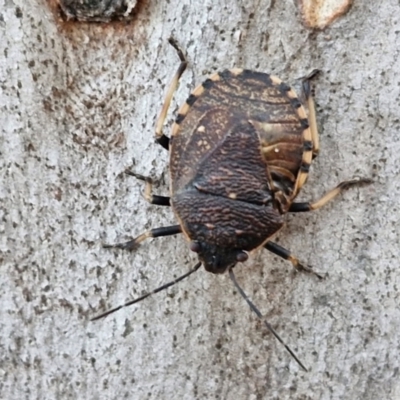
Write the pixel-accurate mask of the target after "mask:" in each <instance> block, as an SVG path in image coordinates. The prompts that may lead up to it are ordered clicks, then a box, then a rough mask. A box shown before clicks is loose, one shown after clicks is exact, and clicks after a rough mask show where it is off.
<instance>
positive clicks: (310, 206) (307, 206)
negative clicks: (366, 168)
mask: <svg viewBox="0 0 400 400" xmlns="http://www.w3.org/2000/svg"><path fill="white" fill-rule="evenodd" d="M370 183H372V180H371V179H368V178H360V179H351V180H349V181H344V182H342V183H339V185H337V186H336V187H335V188H334V189H332V190H330V191H329V192H328V193H326V194H325V195H324V196H323V197H322V198H321V199H319V200H318V201H316V202H314V203H310V202H305V203H292V204H291V205H290V207H289V212H307V211H313V210H317V209H318V208H321V207H322V206H324V205H325V204H326V203H328V202H329V201H331V200H332V199H334V198H335V197H336V196H337V195H339V194H340V193H342V192H343V191H344V190H346V189H349V188H351V187H353V186H358V185H368V184H370Z"/></svg>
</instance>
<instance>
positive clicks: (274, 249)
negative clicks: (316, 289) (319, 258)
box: [264, 241, 324, 279]
mask: <svg viewBox="0 0 400 400" xmlns="http://www.w3.org/2000/svg"><path fill="white" fill-rule="evenodd" d="M264 248H266V249H267V250H268V251H270V252H271V253H274V254H275V255H277V256H279V257H281V258H283V259H284V260H288V261H290V262H291V263H292V265H293V267H294V268H296V269H297V270H298V271H306V272H310V273H312V274H314V275H316V276H317V277H318V278H319V279H323V278H324V277H323V276H322V275H320V274H319V273H318V272H315V271H314V270H313V269H312V267H310V266H309V265H304V264H302V263H301V262H300V261H299V259H298V258H297V257H295V256H294V255H293V254H292V253H291V252H290V251H289V250H287V249H285V248H284V247H282V246H279V244H276V243H274V242H269V241H268V242H267V243H265V244H264Z"/></svg>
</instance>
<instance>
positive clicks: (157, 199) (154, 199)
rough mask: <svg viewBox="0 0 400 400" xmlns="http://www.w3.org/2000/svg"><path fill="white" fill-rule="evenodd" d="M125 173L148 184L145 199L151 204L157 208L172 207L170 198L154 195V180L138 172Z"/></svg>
mask: <svg viewBox="0 0 400 400" xmlns="http://www.w3.org/2000/svg"><path fill="white" fill-rule="evenodd" d="M125 173H126V174H127V175H131V176H134V177H135V178H136V179H140V180H141V181H144V182H145V183H146V185H145V187H144V192H143V197H144V198H145V200H147V201H148V202H149V203H150V204H155V205H157V206H170V205H171V203H170V198H169V197H167V196H158V195H156V194H152V193H151V192H152V188H153V180H152V179H151V178H149V177H146V176H143V175H140V174H137V173H136V172H133V171H129V170H126V171H125Z"/></svg>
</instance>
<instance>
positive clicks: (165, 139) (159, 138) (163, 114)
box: [156, 38, 188, 150]
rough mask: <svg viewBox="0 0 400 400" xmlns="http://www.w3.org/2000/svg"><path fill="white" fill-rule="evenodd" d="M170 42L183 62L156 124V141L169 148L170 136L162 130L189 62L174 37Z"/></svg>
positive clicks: (170, 86)
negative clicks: (173, 97)
mask: <svg viewBox="0 0 400 400" xmlns="http://www.w3.org/2000/svg"><path fill="white" fill-rule="evenodd" d="M168 41H169V43H170V44H171V45H172V46H173V47H174V49H175V50H176V51H177V53H178V56H179V59H180V61H181V63H180V64H179V67H178V70H177V71H176V73H175V75H174V77H173V78H172V81H171V83H170V85H169V88H168V91H167V95H166V96H165V99H164V104H163V106H162V109H161V112H160V115H159V117H158V119H157V124H156V141H157V143H159V144H160V145H161V146H162V147H164V149H166V150H168V148H169V138H168V137H167V136H165V135H164V134H163V132H162V128H163V125H164V121H165V117H166V116H167V112H168V109H169V106H170V104H171V100H172V96H173V94H174V93H175V91H176V89H177V87H178V83H179V79H180V77H181V76H182V74H183V72H184V71H185V69H186V67H187V65H188V62H187V60H186V58H185V56H184V54H183V52H182V50H181V49H180V48H179V46H178V44H177V43H176V41H175V40H174V39H173V38H169V39H168Z"/></svg>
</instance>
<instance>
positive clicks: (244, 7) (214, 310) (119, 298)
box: [0, 0, 400, 400]
mask: <svg viewBox="0 0 400 400" xmlns="http://www.w3.org/2000/svg"><path fill="white" fill-rule="evenodd" d="M135 13H136V14H135V17H134V18H133V19H132V20H131V21H130V22H129V23H123V22H117V23H112V24H105V25H102V24H85V23H83V24H78V25H74V23H73V22H68V23H67V24H64V23H63V22H61V21H60V20H58V19H57V18H56V17H55V15H54V14H53V12H52V10H51V8H50V7H49V3H47V2H45V1H43V0H42V1H40V0H33V1H29V2H28V1H24V0H0V48H1V49H0V57H1V63H0V81H1V86H0V128H1V137H0V140H1V141H0V143H1V144H0V151H1V157H0V166H1V180H0V185H1V186H0V215H1V218H0V231H1V237H0V296H1V307H0V346H1V351H0V376H1V379H0V398H2V399H22V398H25V399H121V398H129V399H212V398H216V399H302V400H305V399H363V400H367V399H368V400H369V399H371V400H372V399H393V400H396V399H399V398H400V379H399V366H400V362H399V346H400V333H399V332H400V310H399V294H398V285H399V284H400V275H399V272H398V270H399V268H398V263H399V261H398V260H399V240H400V237H399V227H398V222H399V214H400V212H399V201H398V198H399V196H400V180H399V174H400V167H399V165H400V164H399V161H398V159H399V153H400V141H399V133H398V132H399V131H400V119H399V116H400V101H399V100H400V74H399V68H400V64H399V51H400V40H399V32H400V28H399V27H400V5H399V2H398V1H397V0H380V1H379V0H378V1H375V2H367V1H356V2H355V3H354V5H353V6H352V8H351V9H350V10H349V11H348V13H347V14H346V15H344V16H342V18H340V19H338V20H337V21H335V22H334V23H333V24H332V25H331V26H329V27H328V28H326V29H325V30H324V31H311V30H309V29H306V28H305V27H304V26H303V25H302V23H301V19H300V13H299V10H298V8H297V4H296V3H294V2H291V1H289V2H288V1H285V2H284V1H279V2H278V1H266V0H265V1H264V0H261V1H256V0H248V1H246V2H232V1H226V0H214V1H212V2H211V1H203V2H192V1H188V0H181V1H179V2H177V1H170V2H161V1H160V2H158V1H151V0H149V1H142V2H139V4H138V5H137V6H136V10H135ZM171 34H172V35H173V36H174V37H175V38H176V39H177V40H178V42H179V43H180V44H181V45H182V47H183V48H184V49H185V51H186V53H187V56H188V60H189V63H190V66H189V68H188V70H187V72H186V73H185V74H184V76H183V78H182V81H181V83H180V87H179V90H178V92H177V93H176V96H175V97H174V100H173V105H172V110H171V113H170V114H169V116H168V121H167V126H166V130H165V132H166V133H167V132H168V128H169V127H170V126H171V122H172V120H173V116H172V113H173V112H176V110H177V107H178V106H179V105H180V104H181V103H182V102H183V101H184V100H185V99H186V97H187V96H188V94H189V92H190V90H191V89H192V88H194V86H195V85H196V84H198V83H200V82H201V81H202V80H204V79H205V78H206V76H207V75H209V74H210V73H212V72H214V71H217V70H221V69H224V68H230V67H234V66H236V67H246V68H250V69H257V70H260V71H265V72H271V73H273V74H275V75H278V76H280V77H281V78H282V79H284V80H285V81H287V82H288V83H293V82H295V80H296V79H297V78H299V77H301V76H303V75H305V74H307V73H308V72H309V71H310V70H312V69H314V68H319V69H321V70H322V74H321V75H320V76H319V77H318V78H317V79H316V80H315V83H314V85H315V96H316V103H317V111H318V124H319V129H320V136H321V152H320V156H319V157H318V158H317V159H316V160H315V162H314V163H313V166H312V170H311V173H310V176H309V180H308V183H307V185H306V186H305V188H304V190H303V191H302V193H301V195H300V198H301V199H304V200H308V199H316V198H318V197H319V196H321V195H322V194H323V193H324V192H325V191H326V190H328V189H330V188H331V187H333V186H335V185H336V184H337V183H338V182H340V181H342V180H345V179H348V178H351V177H354V176H366V177H372V178H373V179H374V184H373V185H371V186H369V187H366V188H362V189H355V190H352V191H349V192H346V193H345V194H344V195H342V196H340V198H339V199H337V200H335V201H334V202H332V203H329V204H328V205H327V206H326V207H324V208H323V209H321V210H319V211H316V212H314V213H307V214H302V215H294V216H290V217H289V218H288V224H287V226H286V227H285V228H284V229H283V230H282V231H281V232H280V233H279V235H278V237H279V242H280V243H281V244H282V245H284V246H286V247H288V248H290V249H291V250H292V252H293V253H294V254H296V255H298V256H299V257H300V258H301V259H302V260H304V261H305V262H307V263H309V264H311V265H313V266H314V267H315V268H317V269H318V270H319V271H321V272H325V273H327V274H328V277H327V279H326V280H324V281H318V280H317V279H316V278H314V277H313V276H310V275H307V274H298V273H296V272H295V271H294V270H293V268H292V267H291V265H290V264H288V263H287V262H284V261H282V260H280V259H278V258H276V257H274V256H272V255H271V254H269V253H267V252H265V251H264V252H262V251H260V252H257V253H255V254H254V255H253V256H252V257H251V259H250V260H249V261H248V262H246V263H245V264H244V265H238V266H237V267H236V269H235V270H236V274H237V278H238V280H239V281H240V282H241V284H242V285H243V287H244V289H245V290H246V291H247V292H248V293H249V295H250V296H251V297H252V299H253V300H254V302H255V303H256V304H257V305H258V306H259V308H260V309H261V311H262V312H263V314H264V315H265V316H266V317H267V319H268V320H269V322H270V323H271V324H272V325H273V326H274V327H275V329H276V330H277V331H278V332H279V333H280V334H281V336H282V337H283V338H284V340H285V341H286V342H288V343H289V345H290V346H291V347H292V348H293V349H294V350H295V352H296V353H297V354H298V356H299V357H300V358H301V360H302V361H303V362H304V364H306V365H307V366H308V367H309V369H310V372H309V373H304V372H303V371H302V370H301V369H300V368H299V367H298V365H297V364H296V363H295V362H294V361H293V359H292V358H290V356H289V355H288V353H287V352H286V351H285V350H284V348H283V347H282V346H281V345H279V344H278V343H277V341H276V340H275V339H274V338H273V337H272V336H271V334H270V333H269V332H267V331H266V330H265V329H264V327H263V326H262V324H261V323H260V322H259V321H257V319H256V317H255V316H254V315H253V314H252V313H251V312H250V310H249V309H248V307H247V305H246V304H245V302H244V301H243V299H242V298H240V297H239V296H238V294H237V293H236V292H235V290H234V288H233V287H232V284H231V282H230V281H229V278H228V276H225V275H223V276H214V275H211V274H207V273H206V272H205V271H204V270H200V272H198V273H197V274H196V275H194V276H192V277H191V278H189V279H188V280H187V281H184V282H182V283H180V284H179V285H176V286H174V287H173V288H171V289H169V290H168V291H167V292H163V293H160V294H157V295H155V296H153V297H151V298H150V299H148V300H146V301H144V302H142V303H140V304H138V305H137V306H133V307H130V308H126V309H124V310H121V311H120V312H117V313H115V314H113V315H112V316H109V317H108V318H106V319H104V320H100V321H96V322H90V321H89V320H90V318H91V317H93V316H95V315H96V314H97V313H98V312H99V311H101V310H104V309H106V308H108V307H110V306H115V305H118V304H121V303H123V302H124V301H126V300H128V299H130V298H132V297H135V296H138V295H139V294H141V293H143V292H145V291H147V290H150V289H153V288H154V287H156V286H158V285H160V284H161V283H163V282H166V281H169V280H171V279H173V278H174V277H176V276H178V275H180V274H182V273H184V272H185V271H187V270H188V269H189V267H190V266H192V265H194V264H195V262H196V257H195V255H194V254H193V253H190V251H189V249H188V246H187V243H186V242H185V240H184V238H183V237H169V238H160V239H154V240H152V241H149V242H147V243H144V244H143V245H142V246H141V248H140V249H139V250H138V251H136V252H135V253H124V252H121V251H113V250H108V249H103V248H102V247H101V244H102V243H103V242H107V243H109V242H116V241H120V240H124V239H127V238H129V237H131V236H135V235H137V234H139V233H141V232H142V231H143V230H145V229H148V228H150V227H158V226H167V225H171V224H174V223H175V222H174V221H175V219H174V216H173V214H172V212H171V210H170V209H167V208H162V207H161V208H160V207H155V206H151V205H149V204H147V203H146V202H145V200H144V199H143V198H142V197H141V194H140V193H141V191H142V189H143V185H142V183H141V182H138V181H136V180H135V179H134V178H131V177H127V176H125V175H124V174H123V171H124V170H125V169H126V168H128V167H133V168H134V169H135V170H136V171H137V172H138V173H141V174H143V175H151V176H153V177H159V178H160V184H159V185H158V186H157V187H156V190H157V192H158V193H159V194H164V195H167V194H168V154H167V152H166V151H165V150H163V149H162V148H160V146H157V145H156V144H155V143H154V126H155V120H156V117H157V114H158V112H159V110H160V107H161V104H162V101H163V96H164V93H165V91H166V87H167V85H168V83H169V81H170V78H171V77H172V75H173V74H174V72H175V70H176V68H177V66H178V59H177V56H176V53H175V52H174V50H173V49H172V48H171V46H169V45H168V43H167V39H168V37H169V36H170V35H171Z"/></svg>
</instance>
